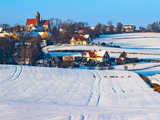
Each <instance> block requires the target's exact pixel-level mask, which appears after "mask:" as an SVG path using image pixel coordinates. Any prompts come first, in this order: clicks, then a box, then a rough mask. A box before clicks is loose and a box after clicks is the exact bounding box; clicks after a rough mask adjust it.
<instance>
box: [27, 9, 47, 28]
mask: <svg viewBox="0 0 160 120" xmlns="http://www.w3.org/2000/svg"><path fill="white" fill-rule="evenodd" d="M49 23H50V21H49V20H41V19H40V13H39V12H37V13H36V17H35V18H28V19H27V22H26V30H27V31H30V30H31V29H32V28H34V27H38V28H40V27H41V28H43V29H44V30H49V29H50V24H49Z"/></svg>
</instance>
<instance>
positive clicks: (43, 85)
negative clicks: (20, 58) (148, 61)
mask: <svg viewBox="0 0 160 120" xmlns="http://www.w3.org/2000/svg"><path fill="white" fill-rule="evenodd" d="M0 76H1V77H0V112H1V114H0V119H3V120H28V119H29V120H93V119H94V120H106V119H107V120H117V119H118V120H124V119H127V120H134V119H136V120H137V119H140V120H141V119H143V120H148V119H152V118H154V120H159V117H160V115H159V108H160V101H159V98H160V96H159V94H158V93H156V92H154V91H153V90H152V89H151V88H150V87H149V86H148V85H147V84H146V83H145V82H144V81H143V80H142V79H141V78H140V77H139V76H138V75H137V74H136V73H134V72H129V71H122V70H121V71H117V70H102V71H100V70H72V69H61V68H44V67H31V66H14V65H0Z"/></svg>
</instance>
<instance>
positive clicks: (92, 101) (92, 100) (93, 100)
mask: <svg viewBox="0 0 160 120" xmlns="http://www.w3.org/2000/svg"><path fill="white" fill-rule="evenodd" d="M92 74H93V76H94V77H95V81H94V85H93V87H92V91H91V95H90V96H89V99H88V104H87V105H93V106H95V105H96V106H97V105H98V104H99V101H100V97H101V91H100V88H101V80H102V78H101V76H100V73H98V71H94V72H92Z"/></svg>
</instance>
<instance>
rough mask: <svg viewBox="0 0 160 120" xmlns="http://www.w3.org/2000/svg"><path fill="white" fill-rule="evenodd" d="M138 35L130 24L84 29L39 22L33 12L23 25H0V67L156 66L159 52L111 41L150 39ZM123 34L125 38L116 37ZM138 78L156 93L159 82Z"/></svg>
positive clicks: (71, 24) (82, 25)
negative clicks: (132, 47) (6, 65)
mask: <svg viewBox="0 0 160 120" xmlns="http://www.w3.org/2000/svg"><path fill="white" fill-rule="evenodd" d="M53 24H54V25H53ZM122 33H123V34H122ZM141 34H142V35H143V32H142V31H137V30H136V27H135V26H134V25H122V24H121V23H118V24H117V27H114V26H113V25H112V24H111V23H110V26H105V25H102V24H98V25H96V26H95V27H93V26H92V27H89V26H86V25H85V23H83V22H77V23H76V22H71V21H68V22H64V23H61V22H60V20H56V23H53V22H51V20H43V19H41V17H40V13H39V12H37V13H36V15H35V18H28V19H27V21H26V25H25V26H15V27H9V26H8V25H5V24H4V25H2V27H1V28H0V46H1V47H0V50H1V52H0V54H1V57H0V64H11V65H27V66H39V67H53V68H70V69H92V70H96V69H97V70H127V71H137V70H143V69H147V68H154V67H157V66H159V65H160V59H158V58H159V55H160V53H157V50H156V51H153V49H151V50H150V51H148V50H149V49H148V50H147V49H146V50H145V49H143V48H142V49H138V50H136V49H130V48H126V47H123V44H122V45H120V44H116V41H115V40H121V39H122V40H123V39H126V40H130V39H131V40H132V39H133V41H134V39H137V38H138V39H150V38H151V39H153V38H154V37H153V38H152V37H150V36H149V37H148V36H146V37H144V36H141ZM112 35H113V36H115V38H111V39H110V38H107V39H108V41H103V36H107V37H109V36H112ZM123 35H125V36H126V37H125V36H124V38H123V37H119V36H123ZM128 35H129V36H128ZM132 35H133V37H132ZM134 35H135V37H134ZM144 35H146V34H145V33H144ZM101 36H102V38H101ZM116 36H118V37H116ZM104 38H105V37H104ZM99 39H100V40H99ZM112 39H113V40H112ZM133 41H131V42H133ZM140 76H141V77H142V79H144V81H146V82H148V81H149V83H148V84H150V85H151V86H152V87H153V89H155V90H156V91H158V92H159V91H160V85H159V81H158V82H157V81H154V80H152V82H150V80H149V79H148V78H146V77H145V76H144V75H143V74H140Z"/></svg>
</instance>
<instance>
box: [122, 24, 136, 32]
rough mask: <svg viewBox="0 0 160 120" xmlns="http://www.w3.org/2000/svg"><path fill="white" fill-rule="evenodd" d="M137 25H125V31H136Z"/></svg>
mask: <svg viewBox="0 0 160 120" xmlns="http://www.w3.org/2000/svg"><path fill="white" fill-rule="evenodd" d="M135 29H136V27H135V26H134V25H124V26H123V31H124V32H135Z"/></svg>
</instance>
